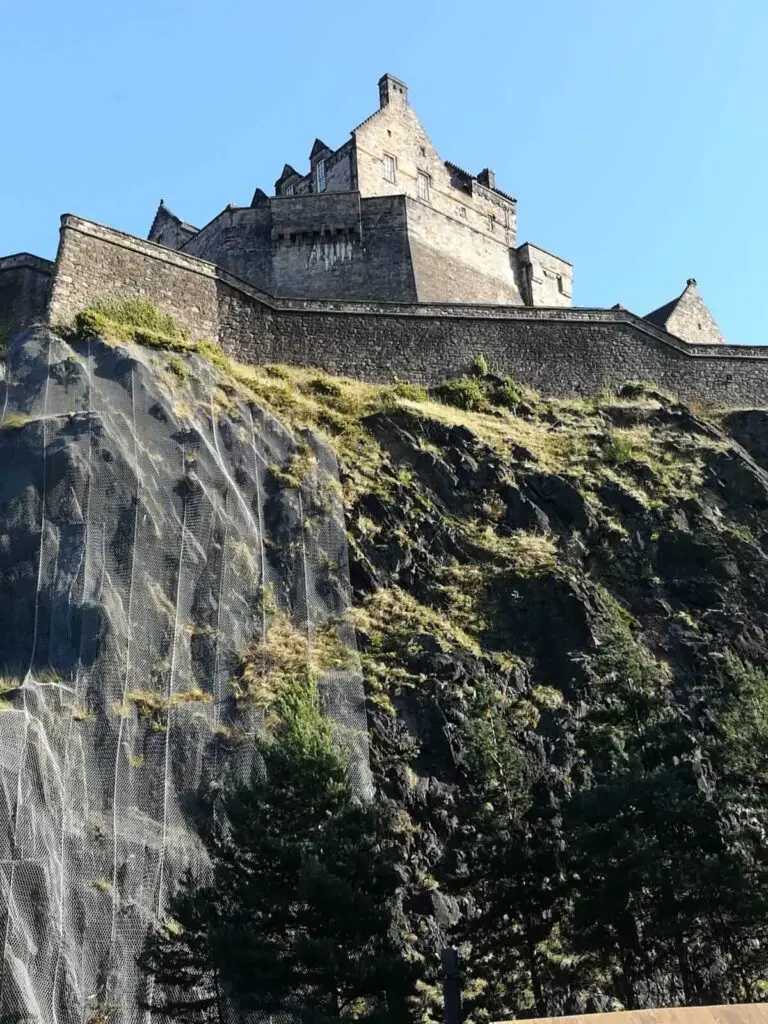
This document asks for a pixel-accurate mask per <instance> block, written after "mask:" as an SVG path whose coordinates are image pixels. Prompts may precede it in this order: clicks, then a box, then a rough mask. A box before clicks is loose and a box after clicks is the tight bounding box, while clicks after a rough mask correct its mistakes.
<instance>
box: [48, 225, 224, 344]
mask: <svg viewBox="0 0 768 1024" xmlns="http://www.w3.org/2000/svg"><path fill="white" fill-rule="evenodd" d="M101 298H142V299H146V300H148V301H150V302H153V303H155V304H156V305H157V306H158V307H159V308H160V309H162V310H163V311H164V312H166V313H170V314H171V315H172V316H174V317H176V319H177V320H178V322H179V323H180V324H181V326H182V327H184V328H186V329H187V330H188V331H189V332H190V335H191V337H192V338H195V339H199V338H211V339H215V338H217V337H218V333H219V325H218V317H217V301H216V268H215V267H214V266H213V265H212V264H210V263H206V262H205V261H204V260H200V259H197V258H196V257H194V256H187V255H185V254H183V253H179V252H176V251H174V250H173V249H166V248H165V247H164V246H162V245H157V244H155V243H154V242H145V241H143V240H142V239H140V238H134V237H133V236H132V235H125V234H123V233H122V232H120V231H113V230H112V229H111V228H106V227H103V226H102V225H100V224H94V223H93V222H92V221H87V220H83V219H82V218H80V217H74V216H72V215H71V214H64V216H63V217H62V218H61V235H60V240H59V251H58V255H57V259H56V269H55V272H54V275H53V283H52V287H51V298H50V304H49V308H48V316H49V318H50V320H51V322H52V323H54V324H56V323H69V322H71V321H72V319H73V318H74V316H75V315H76V314H77V313H78V312H80V310H82V309H84V308H85V307H86V306H87V305H88V304H89V303H91V302H93V300H94V299H101Z"/></svg>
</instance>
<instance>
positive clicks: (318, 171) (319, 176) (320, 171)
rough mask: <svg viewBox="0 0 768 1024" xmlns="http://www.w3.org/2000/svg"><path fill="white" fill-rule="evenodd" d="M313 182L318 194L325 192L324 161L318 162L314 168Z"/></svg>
mask: <svg viewBox="0 0 768 1024" xmlns="http://www.w3.org/2000/svg"><path fill="white" fill-rule="evenodd" d="M315 182H316V185H317V191H318V192H325V160H318V161H317V167H316V168H315Z"/></svg>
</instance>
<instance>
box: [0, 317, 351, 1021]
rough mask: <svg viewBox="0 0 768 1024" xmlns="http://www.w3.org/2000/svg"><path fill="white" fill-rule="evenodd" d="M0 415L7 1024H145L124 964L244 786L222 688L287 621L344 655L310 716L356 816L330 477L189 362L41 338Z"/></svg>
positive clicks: (237, 730) (227, 690) (0, 1006)
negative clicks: (208, 819)
mask: <svg viewBox="0 0 768 1024" xmlns="http://www.w3.org/2000/svg"><path fill="white" fill-rule="evenodd" d="M0 413H1V414H2V421H1V422H0V460H1V461H0V465H1V466H2V474H1V475H0V616H1V618H0V621H2V623H3V627H4V628H3V630H2V634H1V635H0V778H1V779H2V793H0V819H1V820H0V941H1V942H2V946H3V956H2V965H1V966H0V1024H5V1022H10V1021H18V1022H23V1021H29V1022H33V1021H34V1022H44V1024H75V1022H77V1024H96V1022H102V1021H107V1020H108V1021H120V1022H123V1021H124V1022H128V1021H139V1020H142V1021H146V1020H147V1019H148V1017H147V1015H146V1014H145V1013H144V1012H143V1011H141V1010H140V1009H139V1008H138V1002H139V997H144V998H146V996H147V995H148V994H149V993H148V992H147V988H146V985H147V983H146V981H145V979H144V978H143V977H142V976H141V975H140V973H139V970H138V967H137V966H136V957H137V955H138V953H139V951H140V949H141V946H142V943H143V941H144V937H145V935H146V934H147V930H148V928H149V927H150V926H151V924H152V922H153V921H155V920H156V919H157V918H158V917H159V916H161V915H162V911H163V907H164V905H165V902H166V900H167V898H168V895H169V894H170V893H171V892H172V891H173V889H174V887H175V885H176V884H177V881H178V880H179V878H180V876H181V874H182V873H183V872H184V870H185V869H186V868H187V867H189V866H191V867H192V868H193V869H195V870H203V869H204V866H205V855H204V851H203V847H202V844H201V842H200V839H199V835H198V831H197V829H196V821H197V820H198V816H199V813H200V808H201V807H203V806H206V800H205V799H204V798H205V796H206V794H209V793H210V792H211V791H212V789H213V787H214V784H216V783H217V782H218V780H219V779H220V778H221V776H222V774H223V773H225V772H227V771H230V770H233V768H234V769H235V770H237V769H239V770H241V771H247V770H248V768H249V766H250V760H251V757H252V753H251V752H252V750H253V747H252V745H249V744H248V743H242V742H238V737H242V735H248V734H249V732H252V731H253V730H254V729H257V728H258V727H259V714H260V712H257V711H255V710H253V709H251V710H249V709H248V706H247V705H246V706H244V704H243V702H242V701H238V700H237V698H236V695H235V692H234V690H233V686H232V685H231V684H232V680H233V677H234V675H235V673H236V671H237V667H238V664H239V661H240V658H241V655H242V651H243V650H244V649H245V648H247V647H248V645H252V644H254V643H257V644H258V643H259V641H261V642H264V641H265V638H267V637H268V635H269V633H270V629H271V628H272V626H273V623H274V622H275V621H277V620H278V619H281V620H282V619H284V620H287V621H289V622H290V626H291V629H293V630H295V631H296V632H297V634H298V633H301V634H302V635H304V636H306V645H305V646H304V647H302V649H305V650H306V651H307V656H308V657H312V652H313V650H314V649H315V647H317V646H318V644H319V643H320V640H321V639H322V643H323V644H324V645H326V647H327V644H328V640H329V637H332V638H333V639H334V642H335V643H336V644H337V646H338V648H339V649H342V650H343V651H344V652H345V657H343V658H337V659H335V660H334V661H333V664H331V665H330V666H328V667H326V668H325V669H324V670H323V672H322V678H321V679H320V684H319V695H320V699H321V701H322V706H323V708H324V710H325V712H326V713H327V714H328V716H329V717H330V718H331V719H332V721H333V723H334V730H335V732H336V734H337V736H338V739H339V742H340V743H341V744H343V745H344V746H345V748H346V749H347V750H348V751H349V753H350V772H351V777H352V781H353V785H354V787H355V789H356V791H357V792H358V793H359V794H360V795H361V796H366V795H368V794H369V793H370V790H371V780H370V770H369V765H368V744H367V734H366V724H365V709H364V698H363V684H362V676H361V672H360V666H359V661H358V659H357V655H356V650H355V640H354V631H353V629H352V628H351V627H350V625H349V624H348V622H347V620H346V615H345V613H346V611H347V609H348V607H349V604H350V585H349V573H348V562H347V549H346V529H345V524H344V517H343V510H342V507H341V503H340V500H339V491H340V489H339V485H338V467H337V465H336V462H335V458H334V456H333V453H332V452H330V451H329V450H328V449H327V448H325V447H324V446H322V445H321V444H320V443H319V442H318V441H317V439H316V438H314V437H311V436H306V437H294V436H293V435H292V434H291V433H290V432H289V431H288V430H286V429H285V427H284V426H283V425H281V424H280V423H279V422H278V421H277V420H276V419H275V418H274V417H272V416H271V415H269V414H268V413H267V412H265V411H264V410H263V409H261V408H259V407H257V406H254V405H251V404H250V403H247V402H245V401H243V400H242V399H241V398H239V397H238V396H237V395H236V394H235V393H234V392H233V391H232V389H230V388H227V387H226V386H224V387H222V382H221V381H220V380H219V377H218V375H217V372H216V371H215V370H213V369H212V367H211V366H210V365H209V364H208V363H206V362H205V361H203V360H202V359H199V358H198V357H190V358H189V359H188V360H185V361H184V363H183V364H182V363H181V361H180V360H178V359H173V358H169V357H168V356H167V355H166V354H164V353H153V352H151V351H149V350H140V349H137V350H133V349H131V350H130V351H128V350H126V349H125V348H112V347H109V346H107V345H105V344H103V343H102V342H100V341H97V340H92V341H90V342H87V343H83V344H82V345H78V348H77V351H75V350H74V349H73V348H71V347H70V346H68V345H67V344H66V343H65V342H64V341H62V340H61V339H60V338H59V337H57V336H56V335H53V334H51V333H49V332H46V331H35V332H30V333H28V334H26V335H24V336H22V337H21V338H19V339H17V340H16V342H15V343H14V345H13V347H12V350H11V358H10V360H9V363H8V365H7V368H6V372H5V375H4V379H2V380H0ZM297 460H299V461H301V463H302V466H303V469H304V472H303V476H302V477H301V479H296V478H295V473H294V474H292V475H289V474H285V473H283V474H281V473H280V472H277V473H275V472H274V469H275V467H286V466H289V465H294V466H295V464H296V462H297ZM267 597H268V598H269V599H267Z"/></svg>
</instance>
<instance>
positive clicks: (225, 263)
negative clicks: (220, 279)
mask: <svg viewBox="0 0 768 1024" xmlns="http://www.w3.org/2000/svg"><path fill="white" fill-rule="evenodd" d="M271 235H272V215H271V212H270V206H269V205H266V204H265V205H264V206H257V207H253V206H245V207H227V208H226V209H225V210H222V211H221V213H220V214H218V216H216V217H214V219H213V220H212V221H211V222H210V223H209V224H206V225H205V227H204V228H201V229H200V230H199V231H198V233H197V234H196V235H195V236H194V237H192V238H190V239H189V240H188V241H187V242H186V244H185V245H184V246H183V247H182V252H184V253H185V254H187V255H189V256H199V257H200V258H201V259H204V260H208V261H209V262H211V263H216V264H217V265H218V266H220V267H224V269H225V270H228V271H229V272H230V273H231V274H234V275H235V276H236V277H240V278H242V279H243V280H244V281H248V282H249V284H252V285H253V286H254V287H255V288H259V289H261V290H262V291H267V292H273V291H274V290H275V288H274V279H273V274H272V269H273V268H272V240H271Z"/></svg>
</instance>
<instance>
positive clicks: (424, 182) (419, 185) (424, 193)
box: [416, 171, 429, 203]
mask: <svg viewBox="0 0 768 1024" xmlns="http://www.w3.org/2000/svg"><path fill="white" fill-rule="evenodd" d="M416 194H417V195H418V197H419V199H423V200H425V202H427V203H428V202H429V175H428V174H425V173H424V171H419V176H418V179H417V182H416Z"/></svg>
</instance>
